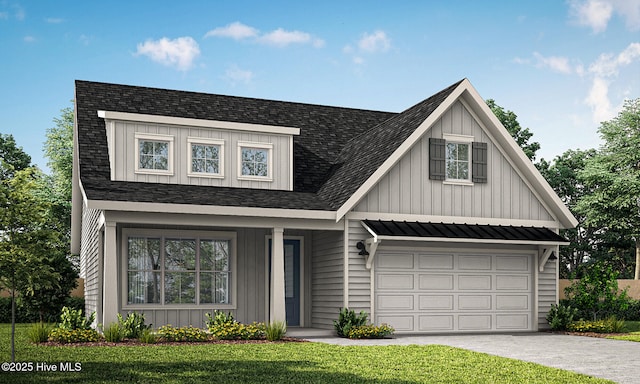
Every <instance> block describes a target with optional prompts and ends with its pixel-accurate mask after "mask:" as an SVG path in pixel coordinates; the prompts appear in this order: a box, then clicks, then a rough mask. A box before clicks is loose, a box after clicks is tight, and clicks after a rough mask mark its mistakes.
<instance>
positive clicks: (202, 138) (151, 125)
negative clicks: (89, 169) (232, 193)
mask: <svg viewBox="0 0 640 384" xmlns="http://www.w3.org/2000/svg"><path fill="white" fill-rule="evenodd" d="M98 116H99V117H100V118H102V119H104V123H105V129H106V135H107V143H108V151H109V163H110V170H111V180H113V181H136V182H145V183H164V184H187V185H208V186H218V187H236V188H255V189H279V190H289V191H292V190H293V178H294V174H293V137H294V136H297V135H299V134H300V129H299V128H293V127H282V126H274V125H261V124H249V123H238V122H229V121H216V120H202V119H192V118H183V117H172V116H158V115H146V114H139V113H126V112H114V111H98Z"/></svg>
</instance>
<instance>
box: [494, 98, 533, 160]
mask: <svg viewBox="0 0 640 384" xmlns="http://www.w3.org/2000/svg"><path fill="white" fill-rule="evenodd" d="M486 102H487V105H488V106H489V108H491V111H493V113H494V114H495V115H496V117H497V118H498V120H500V122H501V123H502V125H504V127H505V128H507V131H509V133H510V134H511V136H512V137H513V138H514V139H515V140H516V143H518V145H519V146H520V148H522V150H523V151H524V153H525V154H526V155H527V157H528V158H529V160H531V161H534V160H535V159H536V152H537V151H538V150H539V149H540V143H538V142H537V141H532V142H530V140H531V137H532V136H533V133H532V132H531V131H530V130H529V128H522V127H521V126H520V123H519V122H518V116H517V115H516V114H515V113H513V112H512V111H505V110H504V108H502V107H501V106H499V105H498V104H496V102H495V101H494V100H493V99H488V100H487V101H486Z"/></svg>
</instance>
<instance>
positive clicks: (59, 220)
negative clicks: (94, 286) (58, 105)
mask: <svg viewBox="0 0 640 384" xmlns="http://www.w3.org/2000/svg"><path fill="white" fill-rule="evenodd" d="M53 121H54V122H55V127H52V128H49V129H48V130H47V139H46V141H45V143H44V153H45V155H46V157H47V158H48V159H49V161H48V163H47V165H48V166H49V168H50V169H51V177H50V180H49V183H48V184H45V185H43V188H44V191H45V195H46V196H48V198H47V200H49V202H50V203H51V209H50V213H51V221H52V223H54V224H55V225H56V228H57V229H58V230H59V231H60V233H62V234H63V237H62V240H63V241H64V243H65V246H66V248H67V250H68V249H70V244H71V184H72V182H71V178H72V170H73V121H74V117H73V109H72V108H70V107H68V108H64V109H63V110H61V111H60V117H58V118H54V119H53ZM68 256H69V258H70V259H71V260H72V262H73V264H74V265H76V266H77V265H78V260H77V257H75V256H74V257H72V256H71V255H68Z"/></svg>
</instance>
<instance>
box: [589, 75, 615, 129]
mask: <svg viewBox="0 0 640 384" xmlns="http://www.w3.org/2000/svg"><path fill="white" fill-rule="evenodd" d="M585 104H587V105H588V106H589V107H590V108H591V111H592V120H593V121H594V122H595V123H600V122H602V121H606V120H609V119H611V118H612V117H613V115H614V114H615V113H614V111H613V108H612V107H611V102H610V101H609V82H608V81H606V80H605V79H603V78H601V77H595V78H594V79H593V83H592V85H591V89H590V90H589V95H587V98H586V99H585Z"/></svg>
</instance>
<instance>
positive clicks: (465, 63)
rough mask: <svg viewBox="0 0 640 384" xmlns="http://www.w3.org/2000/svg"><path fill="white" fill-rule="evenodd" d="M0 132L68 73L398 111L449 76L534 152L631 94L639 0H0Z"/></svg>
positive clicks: (64, 98)
mask: <svg viewBox="0 0 640 384" xmlns="http://www.w3.org/2000/svg"><path fill="white" fill-rule="evenodd" d="M0 53H1V55H2V56H1V60H0V69H1V70H0V132H1V133H11V134H13V135H14V137H15V138H16V140H17V142H18V144H19V145H20V146H22V147H23V148H24V149H25V151H26V152H27V153H29V154H30V155H31V156H32V157H33V160H34V162H35V163H36V164H38V165H39V166H40V167H42V168H46V159H44V157H43V154H42V143H43V142H44V140H45V132H46V129H47V128H50V127H52V126H53V124H54V123H53V118H55V117H58V116H59V115H60V110H61V109H62V108H65V107H69V106H71V105H72V104H71V100H72V99H73V97H74V80H76V79H81V80H92V81H104V82H113V83H120V84H131V85H141V86H150V87H160V88H170V89H182V90H189V91H198V92H208V93H219V94H226V95H237V96H247V97H258V98H267V99H276V100H287V101H298V102H305V103H314V104H324V105H337V106H346V107H354V108H364V109H375V110H385V111H398V112H399V111H402V110H404V109H406V108H408V107H410V106H411V105H413V104H415V103H417V102H419V101H421V100H423V99H425V98H426V97H428V96H430V95H432V94H433V93H435V92H437V91H439V90H440V89H442V88H444V87H446V86H448V85H450V84H452V83H454V82H456V81H458V80H460V79H462V78H465V77H466V78H469V80H470V81H471V83H472V84H473V85H474V86H475V87H476V89H477V90H478V91H479V93H480V95H481V96H482V97H484V98H485V99H489V98H492V99H494V100H496V102H497V103H498V105H501V106H502V107H504V108H505V109H508V110H512V111H514V112H515V113H516V114H517V115H518V120H519V122H520V124H521V125H522V126H524V127H528V128H530V129H531V131H532V132H533V133H534V136H533V139H534V140H536V141H539V142H540V143H541V146H542V149H541V150H540V151H539V152H538V158H540V157H544V158H546V159H551V158H553V157H555V156H556V155H559V154H561V153H562V152H564V151H566V150H567V149H576V148H581V149H586V148H593V147H597V146H598V145H599V143H600V141H599V138H598V134H597V128H598V126H599V125H600V124H599V123H600V122H601V121H606V120H609V119H611V118H612V117H614V116H615V115H616V114H617V112H618V111H619V110H620V108H621V106H622V104H623V102H624V100H625V99H629V98H631V99H635V98H638V97H640V0H570V1H560V0H540V1H526V2H525V1H493V2H485V1H366V2H364V1H346V0H343V1H330V0H324V1H315V2H301V1H237V0H236V1H227V2H222V1H108V2H107V1H64V0H58V1H14V0H0Z"/></svg>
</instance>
